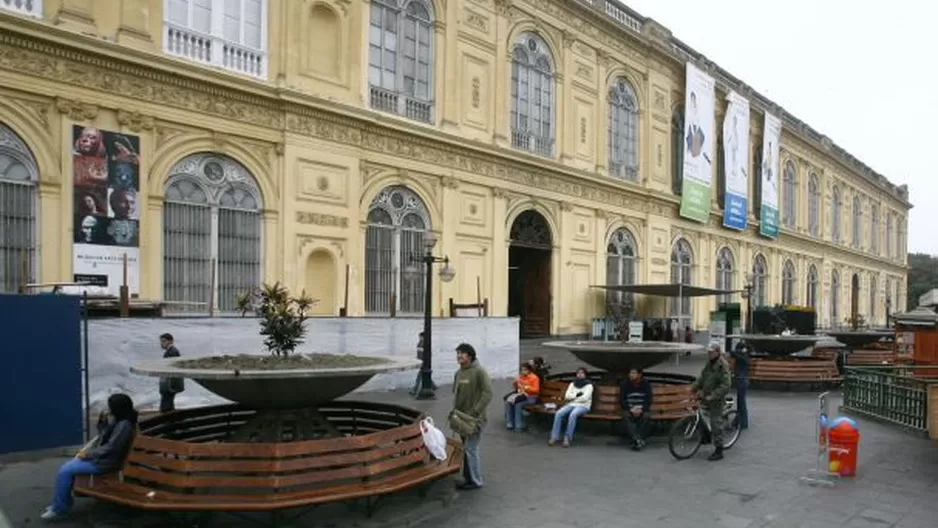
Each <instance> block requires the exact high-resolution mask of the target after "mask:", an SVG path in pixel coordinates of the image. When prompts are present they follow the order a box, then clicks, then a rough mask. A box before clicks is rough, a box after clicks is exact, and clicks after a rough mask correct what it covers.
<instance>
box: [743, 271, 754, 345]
mask: <svg viewBox="0 0 938 528" xmlns="http://www.w3.org/2000/svg"><path fill="white" fill-rule="evenodd" d="M743 278H744V279H745V281H746V283H745V284H743V299H745V301H746V318H745V321H746V328H745V329H744V331H745V333H751V332H752V289H753V284H752V279H753V275H752V273H746V275H745V276H744V277H743Z"/></svg>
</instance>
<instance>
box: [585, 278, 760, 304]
mask: <svg viewBox="0 0 938 528" xmlns="http://www.w3.org/2000/svg"><path fill="white" fill-rule="evenodd" d="M591 288H598V289H602V290H607V291H616V292H624V293H638V294H641V295H652V296H655V297H677V298H678V299H683V298H684V297H712V296H714V295H728V294H732V293H739V292H742V291H744V290H718V289H716V288H704V287H702V286H693V285H691V284H680V283H676V284H607V285H605V286H600V285H595V286H591ZM678 302H680V301H678ZM665 310H667V308H665Z"/></svg>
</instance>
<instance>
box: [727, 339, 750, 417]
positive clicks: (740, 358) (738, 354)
mask: <svg viewBox="0 0 938 528" xmlns="http://www.w3.org/2000/svg"><path fill="white" fill-rule="evenodd" d="M730 354H731V355H732V356H733V359H734V360H735V361H734V363H736V365H735V367H736V368H735V369H734V370H735V372H734V373H733V384H734V385H736V412H737V414H739V428H740V429H748V428H749V407H748V405H747V404H746V393H747V392H748V391H749V361H750V360H749V345H747V344H746V343H739V344H738V345H736V347H735V348H733V351H732V352H730Z"/></svg>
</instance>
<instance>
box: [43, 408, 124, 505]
mask: <svg viewBox="0 0 938 528" xmlns="http://www.w3.org/2000/svg"><path fill="white" fill-rule="evenodd" d="M107 406H108V411H109V412H110V416H111V419H110V420H107V419H106V417H105V416H103V415H102V417H101V419H99V420H98V434H99V438H100V439H101V441H100V442H98V445H97V446H95V447H92V448H90V449H87V450H85V449H83V450H81V451H80V452H79V453H78V454H77V455H76V456H75V458H73V459H71V460H69V461H68V462H66V463H64V464H62V467H60V468H59V473H58V475H56V477H55V495H54V497H53V499H52V504H51V505H50V506H49V507H48V508H46V511H45V512H43V513H42V516H41V517H40V518H41V519H42V520H44V521H54V520H57V519H61V518H62V517H64V516H65V515H66V514H68V512H69V510H71V509H72V500H73V499H72V488H73V487H74V485H75V477H77V476H79V475H100V474H103V473H112V472H114V471H117V470H119V469H120V468H121V466H122V465H123V464H124V459H125V458H126V457H127V453H128V452H129V451H130V445H131V443H132V442H133V439H134V433H135V432H136V430H137V411H136V410H135V409H134V402H133V400H131V399H130V396H128V395H126V394H112V395H111V397H110V398H108V400H107Z"/></svg>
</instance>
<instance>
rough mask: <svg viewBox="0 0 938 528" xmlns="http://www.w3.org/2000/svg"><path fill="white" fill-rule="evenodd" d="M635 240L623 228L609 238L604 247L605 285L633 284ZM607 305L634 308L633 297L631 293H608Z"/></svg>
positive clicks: (635, 252) (635, 254) (635, 253)
mask: <svg viewBox="0 0 938 528" xmlns="http://www.w3.org/2000/svg"><path fill="white" fill-rule="evenodd" d="M636 247H637V246H636V244H635V238H633V237H632V234H631V233H629V231H628V230H627V229H625V228H619V229H617V230H616V231H615V232H613V233H612V236H611V237H609V245H608V246H607V247H606V284H615V285H622V286H624V285H629V284H635V273H636V270H635V267H636V266H635V261H636V256H637V251H636V250H635V248H636ZM606 303H607V304H618V305H628V306H629V307H630V308H631V309H633V310H634V308H635V295H634V294H632V293H623V292H609V293H607V294H606Z"/></svg>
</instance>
